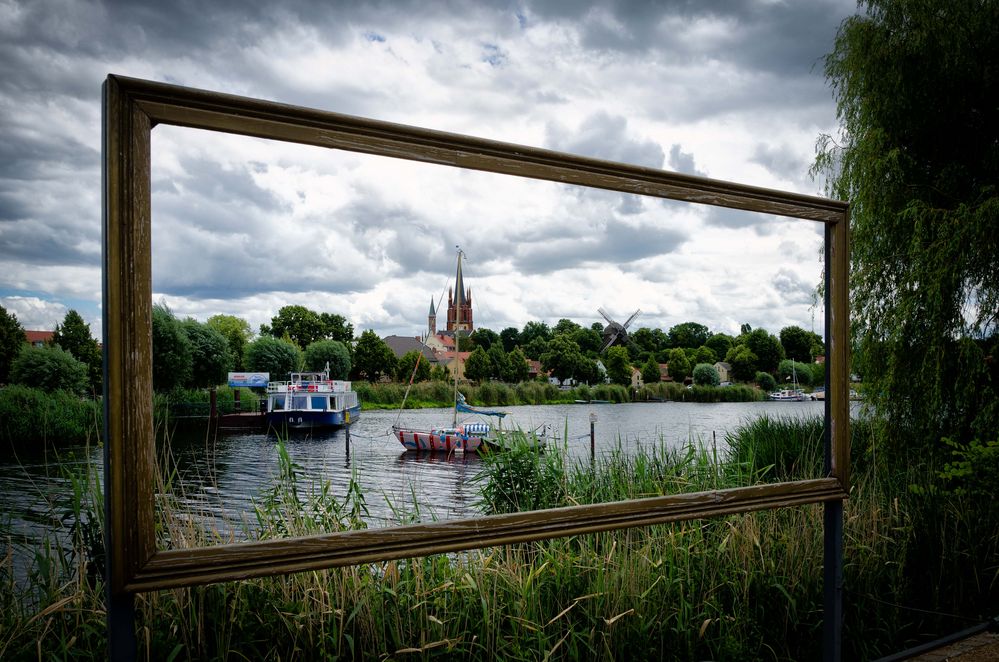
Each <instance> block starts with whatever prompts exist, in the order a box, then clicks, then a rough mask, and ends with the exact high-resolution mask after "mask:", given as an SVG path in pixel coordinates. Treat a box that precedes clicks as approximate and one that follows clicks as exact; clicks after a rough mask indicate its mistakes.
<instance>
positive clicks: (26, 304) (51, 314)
mask: <svg viewBox="0 0 999 662" xmlns="http://www.w3.org/2000/svg"><path fill="white" fill-rule="evenodd" d="M0 304H2V305H3V307H4V308H6V309H7V312H9V313H13V314H14V315H15V316H16V317H17V321H18V322H19V323H20V324H21V327H22V328H24V329H25V330H27V331H52V330H54V329H55V327H56V324H60V323H61V322H62V320H63V318H64V317H65V316H66V312H67V311H68V309H67V308H66V306H64V305H62V304H61V303H56V302H53V301H47V300H45V299H40V298H38V297H21V296H14V297H3V298H0Z"/></svg>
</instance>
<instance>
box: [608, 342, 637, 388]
mask: <svg viewBox="0 0 999 662" xmlns="http://www.w3.org/2000/svg"><path fill="white" fill-rule="evenodd" d="M604 366H605V367H606V368H607V378H608V379H610V380H611V383H613V384H621V385H622V386H630V385H631V362H630V359H629V358H628V350H626V349H625V348H624V347H621V346H614V347H610V348H608V349H607V354H606V358H605V361H604Z"/></svg>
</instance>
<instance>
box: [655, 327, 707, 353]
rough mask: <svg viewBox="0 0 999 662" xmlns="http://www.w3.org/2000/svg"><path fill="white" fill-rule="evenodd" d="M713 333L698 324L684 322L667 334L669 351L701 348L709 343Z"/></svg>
mask: <svg viewBox="0 0 999 662" xmlns="http://www.w3.org/2000/svg"><path fill="white" fill-rule="evenodd" d="M710 337H711V332H710V331H709V330H708V327H706V326H704V325H703V324H698V323H697V322H683V323H682V324H677V325H676V326H674V327H672V328H670V330H669V332H668V333H667V334H666V339H667V340H666V344H667V347H668V348H669V349H673V348H674V347H700V346H701V345H704V344H706V343H707V342H708V338H710Z"/></svg>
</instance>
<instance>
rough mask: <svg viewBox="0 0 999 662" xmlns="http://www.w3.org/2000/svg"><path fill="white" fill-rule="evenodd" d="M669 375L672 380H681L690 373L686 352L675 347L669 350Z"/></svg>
mask: <svg viewBox="0 0 999 662" xmlns="http://www.w3.org/2000/svg"><path fill="white" fill-rule="evenodd" d="M667 364H668V365H669V375H670V377H672V378H673V379H674V381H678V382H682V381H683V380H684V379H686V378H687V377H688V376H689V375H690V360H689V359H688V358H687V353H686V352H684V351H683V350H682V349H681V348H679V347H676V348H674V349H671V350H670V351H669V361H667Z"/></svg>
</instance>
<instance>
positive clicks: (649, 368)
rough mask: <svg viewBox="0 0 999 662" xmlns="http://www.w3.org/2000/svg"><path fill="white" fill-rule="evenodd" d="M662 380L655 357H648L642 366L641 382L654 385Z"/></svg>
mask: <svg viewBox="0 0 999 662" xmlns="http://www.w3.org/2000/svg"><path fill="white" fill-rule="evenodd" d="M661 379H662V373H661V372H660V371H659V364H658V363H657V362H656V357H655V356H652V355H649V358H648V359H647V360H646V361H645V363H644V364H642V382H643V383H645V384H656V383H658V382H659V381H660V380H661Z"/></svg>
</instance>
